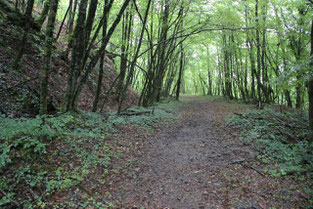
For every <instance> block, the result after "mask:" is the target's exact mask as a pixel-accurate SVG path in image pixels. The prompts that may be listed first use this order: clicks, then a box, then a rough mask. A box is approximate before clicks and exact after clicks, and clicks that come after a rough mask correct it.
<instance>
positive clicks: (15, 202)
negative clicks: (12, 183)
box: [0, 188, 21, 208]
mask: <svg viewBox="0 0 313 209" xmlns="http://www.w3.org/2000/svg"><path fill="white" fill-rule="evenodd" d="M0 192H1V193H2V195H4V196H6V198H8V200H9V201H10V202H11V203H13V204H14V205H15V206H17V207H18V208H21V205H20V204H19V203H18V202H17V201H15V200H12V199H11V198H9V197H8V195H7V193H5V191H3V190H2V189H1V188H0Z"/></svg>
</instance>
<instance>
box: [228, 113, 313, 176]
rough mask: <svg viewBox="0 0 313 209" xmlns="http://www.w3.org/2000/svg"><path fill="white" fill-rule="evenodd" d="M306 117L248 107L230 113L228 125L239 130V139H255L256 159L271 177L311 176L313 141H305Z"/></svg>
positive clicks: (306, 137)
mask: <svg viewBox="0 0 313 209" xmlns="http://www.w3.org/2000/svg"><path fill="white" fill-rule="evenodd" d="M306 124H307V119H306V117H304V115H303V114H299V113H279V112H275V111H274V110H273V109H264V110H252V111H249V112H246V113H244V114H242V115H240V116H234V117H232V119H231V120H230V121H229V125H230V126H232V127H234V128H239V129H240V137H241V139H242V142H244V143H246V142H248V143H249V142H251V141H255V142H256V146H257V149H258V150H259V151H260V153H261V154H260V156H259V158H260V159H261V160H262V161H263V162H265V163H269V162H274V163H273V164H274V165H272V164H270V165H269V167H268V173H269V175H272V176H284V175H293V176H295V177H299V178H303V177H304V176H307V177H312V175H313V170H312V168H313V164H312V163H313V151H312V150H313V149H312V148H313V144H312V143H310V142H309V141H308V139H309V129H308V127H307V125H306Z"/></svg>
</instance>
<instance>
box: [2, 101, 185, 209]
mask: <svg viewBox="0 0 313 209" xmlns="http://www.w3.org/2000/svg"><path fill="white" fill-rule="evenodd" d="M178 107H179V105H178V103H177V102H170V103H166V104H159V105H158V106H155V107H154V114H151V115H141V116H140V115H139V116H129V117H128V116H127V117H125V116H120V115H117V114H116V113H114V112H110V113H108V114H99V113H85V112H83V113H81V114H64V115H60V116H46V115H45V116H42V117H39V116H37V117H36V118H16V119H12V118H7V117H5V116H3V115H1V117H0V129H1V130H2V131H1V133H0V139H1V147H0V169H1V170H0V172H1V177H0V187H1V190H3V191H5V195H4V194H2V198H1V199H0V206H1V207H5V206H9V205H11V206H17V205H16V204H17V203H18V204H19V205H23V206H25V207H29V208H34V207H48V205H50V206H53V204H52V203H51V202H49V201H51V200H50V199H49V198H51V197H53V194H56V193H57V192H62V191H68V190H69V191H70V190H72V189H74V188H77V187H78V188H83V187H82V185H83V183H84V182H85V181H88V179H89V176H90V175H92V174H94V173H97V172H99V171H100V170H101V171H102V172H103V175H104V176H105V173H107V172H108V170H109V165H110V163H111V161H112V159H114V158H118V153H115V152H112V149H111V148H110V147H109V146H108V145H107V139H108V138H109V137H110V136H111V134H113V133H114V134H117V129H116V128H118V127H119V126H121V125H125V124H133V125H136V126H142V127H145V126H149V125H152V124H153V123H155V122H158V121H160V120H161V119H173V118H174V117H175V116H174V115H173V114H172V113H171V112H172V111H173V110H174V109H176V108H178ZM131 109H132V111H137V112H140V111H147V110H148V108H141V107H138V108H131ZM150 110H151V109H150ZM98 181H99V183H101V182H102V183H104V180H98ZM87 192H88V191H87ZM30 193H31V194H32V195H29V194H30ZM51 204H52V205H51ZM60 204H61V203H60V202H58V203H56V205H55V206H60ZM62 204H64V205H63V206H62V207H66V206H69V207H78V206H80V207H87V206H96V207H98V208H105V204H104V203H102V201H101V200H100V199H99V198H98V197H97V196H95V195H91V196H90V195H89V194H88V198H85V199H84V198H82V199H81V200H73V201H69V202H67V203H62ZM108 204H109V203H108Z"/></svg>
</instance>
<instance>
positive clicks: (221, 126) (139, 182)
mask: <svg viewBox="0 0 313 209" xmlns="http://www.w3.org/2000/svg"><path fill="white" fill-rule="evenodd" d="M185 100H187V101H185V102H183V108H182V109H181V110H180V111H181V112H180V114H181V116H182V117H181V119H180V120H179V121H178V122H176V123H172V124H170V125H169V126H168V127H163V128H160V129H159V130H157V131H155V132H156V134H155V136H154V137H153V138H152V139H149V140H148V142H147V143H148V145H147V146H146V148H145V150H144V152H143V154H142V155H141V156H139V157H138V159H137V160H136V162H135V163H134V165H132V166H131V167H130V168H128V169H129V170H128V171H127V172H128V173H131V172H135V174H134V175H133V176H134V177H128V178H126V179H125V178H124V179H122V180H121V182H118V183H117V184H115V186H116V187H115V191H114V189H113V190H112V191H111V194H112V196H113V197H118V200H117V199H115V200H116V202H115V206H117V207H121V208H130V207H134V208H232V207H234V208H269V207H272V206H283V207H284V206H287V207H288V208H289V207H290V206H291V205H292V204H291V203H290V202H289V201H288V202H286V201H285V200H283V199H279V198H280V195H279V194H280V192H283V191H285V189H284V188H285V187H286V188H289V186H290V185H291V184H292V183H290V182H288V180H285V181H284V182H283V183H282V182H278V180H275V179H271V178H267V177H264V176H263V175H262V174H261V173H259V172H258V170H256V169H253V167H252V166H251V167H249V166H243V164H242V163H243V162H244V163H249V162H250V161H252V160H254V159H255V157H256V156H257V153H256V152H255V151H254V150H253V149H252V146H250V145H242V143H239V140H238V139H236V137H235V136H233V135H232V134H231V133H230V130H227V128H226V123H225V119H224V118H225V117H226V116H227V115H228V116H230V115H231V114H232V113H234V112H240V111H243V109H245V108H247V107H246V106H243V105H240V104H237V103H232V104H230V103H227V102H226V101H225V100H222V99H216V100H215V99H207V98H206V99H205V98H198V97H187V98H186V97H185ZM117 187H118V188H117ZM274 194H278V195H277V196H275V195H274ZM282 194H283V193H282ZM283 195H286V194H283ZM274 196H275V198H274ZM277 197H279V198H278V199H277ZM294 198H297V197H296V195H295V197H294ZM290 200H291V201H293V200H292V198H291V199H290ZM284 204H285V205H284Z"/></svg>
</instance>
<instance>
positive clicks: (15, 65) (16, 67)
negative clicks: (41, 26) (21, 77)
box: [13, 0, 34, 70]
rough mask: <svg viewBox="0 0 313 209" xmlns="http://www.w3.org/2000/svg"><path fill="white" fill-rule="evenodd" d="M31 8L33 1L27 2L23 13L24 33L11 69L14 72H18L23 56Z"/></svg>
mask: <svg viewBox="0 0 313 209" xmlns="http://www.w3.org/2000/svg"><path fill="white" fill-rule="evenodd" d="M33 7H34V0H28V2H27V8H26V13H25V16H26V18H27V21H26V25H25V28H24V33H23V38H22V41H21V44H20V48H19V51H18V54H17V56H16V59H15V60H14V63H13V69H14V70H20V62H21V59H22V57H23V55H24V50H25V44H26V42H27V36H28V32H29V29H30V22H31V19H32V11H33Z"/></svg>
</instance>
